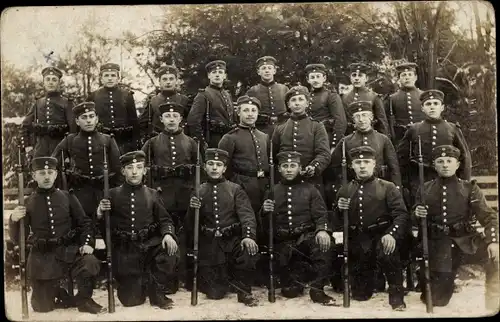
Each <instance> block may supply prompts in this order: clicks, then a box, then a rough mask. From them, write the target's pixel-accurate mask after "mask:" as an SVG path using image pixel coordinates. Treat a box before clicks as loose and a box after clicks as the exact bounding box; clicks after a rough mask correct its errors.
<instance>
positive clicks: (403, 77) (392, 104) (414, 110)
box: [385, 63, 425, 144]
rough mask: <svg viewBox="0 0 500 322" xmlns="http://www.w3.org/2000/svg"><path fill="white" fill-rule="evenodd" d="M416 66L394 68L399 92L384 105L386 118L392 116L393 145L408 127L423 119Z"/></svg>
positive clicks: (408, 64)
mask: <svg viewBox="0 0 500 322" xmlns="http://www.w3.org/2000/svg"><path fill="white" fill-rule="evenodd" d="M416 69H417V64H415V63H403V64H400V65H398V66H396V71H397V73H398V78H399V83H400V84H401V86H400V88H399V90H398V91H397V92H396V93H394V94H392V95H390V96H389V98H388V100H387V102H386V104H385V114H386V115H387V117H391V114H392V115H393V116H394V133H395V137H394V138H392V139H393V142H395V143H394V144H396V143H397V142H399V141H400V140H401V139H402V138H403V135H404V133H405V132H406V129H407V127H408V126H409V125H411V124H414V123H418V122H420V121H422V120H424V118H425V114H424V112H422V110H421V109H420V105H421V103H420V95H421V94H422V93H423V91H422V90H420V89H419V88H417V87H416V86H415V82H416V81H417V70H416Z"/></svg>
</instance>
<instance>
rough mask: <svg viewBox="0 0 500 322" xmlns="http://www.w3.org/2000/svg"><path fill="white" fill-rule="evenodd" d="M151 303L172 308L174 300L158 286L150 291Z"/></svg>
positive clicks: (162, 307) (168, 308)
mask: <svg viewBox="0 0 500 322" xmlns="http://www.w3.org/2000/svg"><path fill="white" fill-rule="evenodd" d="M149 303H150V304H151V306H157V307H159V308H160V309H164V310H170V309H171V308H173V307H174V301H172V299H171V298H169V297H167V296H166V295H165V293H164V292H160V291H159V290H157V289H156V288H153V289H152V290H150V291H149Z"/></svg>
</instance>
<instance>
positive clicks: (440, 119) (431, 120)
mask: <svg viewBox="0 0 500 322" xmlns="http://www.w3.org/2000/svg"><path fill="white" fill-rule="evenodd" d="M443 121H444V120H443V119H442V118H438V119H432V118H430V117H425V122H427V123H430V124H439V123H442V122H443Z"/></svg>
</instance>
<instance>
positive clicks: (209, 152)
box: [205, 148, 229, 164]
mask: <svg viewBox="0 0 500 322" xmlns="http://www.w3.org/2000/svg"><path fill="white" fill-rule="evenodd" d="M205 160H206V161H209V160H215V161H222V162H224V164H227V161H228V160H229V153H227V151H226V150H222V149H217V148H209V149H206V150H205Z"/></svg>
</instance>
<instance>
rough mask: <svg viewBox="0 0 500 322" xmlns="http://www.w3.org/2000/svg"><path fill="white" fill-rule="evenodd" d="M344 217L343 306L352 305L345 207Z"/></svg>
mask: <svg viewBox="0 0 500 322" xmlns="http://www.w3.org/2000/svg"><path fill="white" fill-rule="evenodd" d="M342 186H343V187H346V186H347V159H346V151H345V140H343V141H342ZM342 215H343V217H344V218H343V219H344V229H343V244H344V250H343V255H344V256H343V257H344V266H343V271H342V272H343V274H342V275H343V280H344V298H343V306H344V307H350V305H351V299H350V285H349V284H350V283H349V211H348V210H346V209H344V210H343V211H342Z"/></svg>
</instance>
